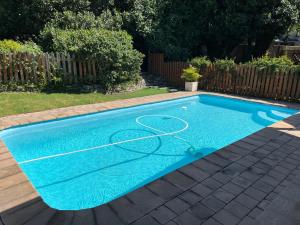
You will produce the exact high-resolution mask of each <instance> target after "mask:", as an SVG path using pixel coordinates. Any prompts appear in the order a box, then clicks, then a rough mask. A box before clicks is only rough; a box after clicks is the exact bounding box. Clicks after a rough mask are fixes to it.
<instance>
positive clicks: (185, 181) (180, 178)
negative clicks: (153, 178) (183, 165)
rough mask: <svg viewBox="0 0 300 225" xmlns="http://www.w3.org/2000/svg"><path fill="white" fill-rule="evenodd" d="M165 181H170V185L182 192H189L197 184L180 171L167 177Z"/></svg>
mask: <svg viewBox="0 0 300 225" xmlns="http://www.w3.org/2000/svg"><path fill="white" fill-rule="evenodd" d="M164 179H166V180H168V181H169V182H170V183H172V184H174V185H175V186H177V187H179V188H180V189H182V190H187V189H189V188H191V187H192V186H194V185H195V184H196V181H195V180H193V179H192V178H190V177H188V176H186V175H184V174H183V173H180V172H178V171H174V172H172V173H170V174H168V175H166V176H165V177H164Z"/></svg>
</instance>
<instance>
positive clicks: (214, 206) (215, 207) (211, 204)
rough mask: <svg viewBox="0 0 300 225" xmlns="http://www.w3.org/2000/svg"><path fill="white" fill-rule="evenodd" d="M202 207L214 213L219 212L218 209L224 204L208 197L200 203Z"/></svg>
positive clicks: (212, 197)
mask: <svg viewBox="0 0 300 225" xmlns="http://www.w3.org/2000/svg"><path fill="white" fill-rule="evenodd" d="M201 203H202V204H203V205H205V206H206V207H208V208H210V209H212V210H214V211H215V212H217V211H219V210H220V209H222V208H224V206H225V203H224V202H222V201H221V200H219V199H217V198H215V197H214V196H208V197H206V198H205V199H203V200H202V201H201Z"/></svg>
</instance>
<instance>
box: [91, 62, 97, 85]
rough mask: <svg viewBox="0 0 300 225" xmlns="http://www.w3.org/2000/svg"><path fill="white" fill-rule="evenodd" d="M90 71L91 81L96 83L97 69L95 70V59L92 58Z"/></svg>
mask: <svg viewBox="0 0 300 225" xmlns="http://www.w3.org/2000/svg"><path fill="white" fill-rule="evenodd" d="M92 73H93V83H94V84H96V83H97V71H96V62H95V60H93V63H92Z"/></svg>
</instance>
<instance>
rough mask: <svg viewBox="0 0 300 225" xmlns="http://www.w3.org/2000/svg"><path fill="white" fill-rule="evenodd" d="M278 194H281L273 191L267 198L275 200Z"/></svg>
mask: <svg viewBox="0 0 300 225" xmlns="http://www.w3.org/2000/svg"><path fill="white" fill-rule="evenodd" d="M278 195H279V194H278V193H276V192H271V193H269V194H268V195H267V196H266V200H269V201H272V200H274V199H275V198H277V197H278Z"/></svg>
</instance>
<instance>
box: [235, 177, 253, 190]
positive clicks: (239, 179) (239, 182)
mask: <svg viewBox="0 0 300 225" xmlns="http://www.w3.org/2000/svg"><path fill="white" fill-rule="evenodd" d="M231 182H232V183H234V184H237V185H239V186H240V187H243V188H247V187H249V186H250V185H251V184H252V182H251V181H249V180H247V179H246V178H244V177H241V176H238V177H236V178H234V179H233V180H232V181H231Z"/></svg>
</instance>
